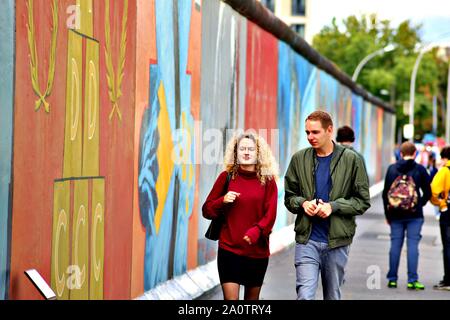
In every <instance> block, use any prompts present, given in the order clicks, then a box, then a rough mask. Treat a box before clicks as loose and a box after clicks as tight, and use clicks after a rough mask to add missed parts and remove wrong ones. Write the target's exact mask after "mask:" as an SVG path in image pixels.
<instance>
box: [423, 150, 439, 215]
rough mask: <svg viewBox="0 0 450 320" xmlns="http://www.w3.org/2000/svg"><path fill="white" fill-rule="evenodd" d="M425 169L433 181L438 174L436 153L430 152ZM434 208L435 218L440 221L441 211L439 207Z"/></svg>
mask: <svg viewBox="0 0 450 320" xmlns="http://www.w3.org/2000/svg"><path fill="white" fill-rule="evenodd" d="M425 168H426V169H427V172H428V174H429V175H430V180H431V181H433V178H434V176H435V175H436V173H437V172H438V169H437V168H436V156H435V154H434V152H429V156H428V163H427V166H426V167H425ZM433 208H434V216H435V218H436V220H439V217H440V215H441V212H440V211H439V207H438V206H433Z"/></svg>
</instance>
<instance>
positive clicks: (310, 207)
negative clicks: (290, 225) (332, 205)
mask: <svg viewBox="0 0 450 320" xmlns="http://www.w3.org/2000/svg"><path fill="white" fill-rule="evenodd" d="M302 207H303V210H305V213H306V214H307V215H308V216H310V217H313V216H315V215H316V214H317V211H318V210H317V208H318V206H317V204H316V200H311V201H305V202H303V204H302Z"/></svg>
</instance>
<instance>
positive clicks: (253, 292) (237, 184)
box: [202, 134, 278, 300]
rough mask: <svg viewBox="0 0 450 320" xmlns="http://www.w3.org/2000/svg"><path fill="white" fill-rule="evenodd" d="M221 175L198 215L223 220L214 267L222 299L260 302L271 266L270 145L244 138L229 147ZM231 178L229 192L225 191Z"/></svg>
mask: <svg viewBox="0 0 450 320" xmlns="http://www.w3.org/2000/svg"><path fill="white" fill-rule="evenodd" d="M224 165H225V171H224V172H222V173H221V174H220V175H219V177H218V178H217V180H216V182H215V183H214V186H213V188H212V190H211V192H210V193H209V195H208V197H207V199H206V201H205V203H204V205H203V208H202V211H203V216H204V217H205V218H207V219H214V218H217V217H218V216H220V215H223V216H224V218H225V220H224V223H223V226H222V228H221V231H220V238H219V249H218V253H217V266H218V271H219V278H220V283H221V285H222V291H223V296H224V299H225V300H238V299H239V291H240V286H241V285H243V286H244V287H245V294H244V299H245V300H258V299H259V294H260V291H261V286H262V284H263V280H264V276H265V273H266V270H267V265H268V262H269V255H270V251H269V234H270V233H271V231H272V227H273V225H274V223H275V218H276V213H277V199H278V189H277V184H276V179H277V175H278V169H277V165H276V162H275V159H274V157H273V155H272V152H271V150H270V147H269V146H268V144H267V143H266V142H265V141H264V140H263V139H262V138H261V137H259V136H257V135H253V134H243V135H240V136H238V137H234V138H233V139H232V140H231V141H230V142H229V144H228V146H227V148H226V152H225V157H224ZM228 176H230V179H229V183H228V190H224V189H225V185H226V183H227V179H228V178H227V177H228Z"/></svg>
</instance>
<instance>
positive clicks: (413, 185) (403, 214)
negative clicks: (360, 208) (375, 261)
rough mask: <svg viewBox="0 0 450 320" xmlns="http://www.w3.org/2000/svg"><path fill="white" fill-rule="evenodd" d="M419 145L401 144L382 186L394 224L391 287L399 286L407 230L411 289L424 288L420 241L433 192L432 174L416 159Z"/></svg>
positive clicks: (390, 223)
mask: <svg viewBox="0 0 450 320" xmlns="http://www.w3.org/2000/svg"><path fill="white" fill-rule="evenodd" d="M416 152H417V149H416V147H415V145H414V144H413V143H411V142H404V143H403V144H402V145H401V146H400V155H401V159H400V160H399V161H397V162H396V163H394V164H391V165H390V166H389V167H388V170H387V173H386V178H385V184H384V189H383V195H382V197H383V205H384V212H385V215H386V220H387V223H388V224H389V226H390V228H391V247H390V250H389V272H388V273H387V279H388V287H389V288H397V280H398V267H399V264H400V255H401V251H402V247H403V241H404V238H405V232H406V241H407V253H408V256H407V258H408V259H407V260H408V284H407V288H408V289H413V290H424V289H425V286H424V285H423V284H422V283H420V282H419V275H418V273H417V268H418V263H419V242H420V239H421V238H422V235H421V230H422V225H423V222H424V217H423V209H422V208H423V206H424V205H425V204H426V203H427V202H428V200H429V199H430V196H431V188H430V176H429V175H428V173H427V171H426V169H425V168H424V167H423V166H422V165H420V164H418V163H416V162H415V160H414V159H415V156H416Z"/></svg>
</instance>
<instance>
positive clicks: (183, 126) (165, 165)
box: [138, 0, 195, 290]
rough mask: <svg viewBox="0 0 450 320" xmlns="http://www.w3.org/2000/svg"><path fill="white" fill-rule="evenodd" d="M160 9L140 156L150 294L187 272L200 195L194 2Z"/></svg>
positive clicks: (159, 5)
mask: <svg viewBox="0 0 450 320" xmlns="http://www.w3.org/2000/svg"><path fill="white" fill-rule="evenodd" d="M155 10H156V45H157V53H158V59H157V63H156V64H154V65H151V67H150V98H149V99H150V100H149V108H148V109H147V110H146V112H145V113H144V116H143V119H142V120H143V121H142V127H141V138H140V153H139V181H138V184H139V209H140V213H141V220H142V223H143V225H144V226H145V227H146V244H145V258H144V289H145V290H150V289H152V288H154V287H155V286H156V285H158V284H159V283H161V282H163V281H166V280H168V279H171V278H173V277H174V276H177V275H181V274H183V273H185V272H186V271H187V243H188V231H189V230H188V228H189V218H190V216H191V215H192V208H193V203H194V192H195V164H194V162H195V159H194V156H195V149H194V148H195V141H194V119H193V116H192V113H191V76H190V75H189V74H188V73H187V64H188V52H189V31H190V30H189V29H190V18H191V10H192V8H191V2H190V1H185V0H180V1H178V2H177V1H156V2H155ZM174 17H176V19H174ZM175 28H176V30H177V31H178V32H174V31H175ZM175 34H178V38H177V39H175V38H174V35H175ZM176 42H178V43H177V44H178V45H177V46H175V44H176ZM175 50H177V52H175ZM174 57H179V60H178V61H176V60H174ZM175 62H177V63H175ZM177 68H178V69H177Z"/></svg>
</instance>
